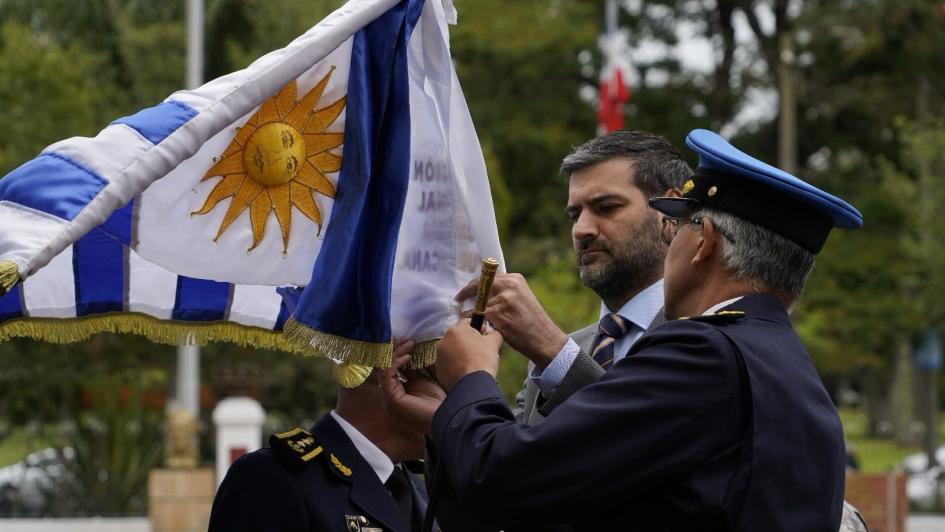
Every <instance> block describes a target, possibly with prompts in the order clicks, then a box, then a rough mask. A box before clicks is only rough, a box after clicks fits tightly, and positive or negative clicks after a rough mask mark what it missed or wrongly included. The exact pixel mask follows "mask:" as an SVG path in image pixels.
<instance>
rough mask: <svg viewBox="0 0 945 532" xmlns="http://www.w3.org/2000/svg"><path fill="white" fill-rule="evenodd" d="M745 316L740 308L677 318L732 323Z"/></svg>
mask: <svg viewBox="0 0 945 532" xmlns="http://www.w3.org/2000/svg"><path fill="white" fill-rule="evenodd" d="M744 317H745V313H744V312H742V311H740V310H723V311H721V312H716V313H715V314H705V315H702V316H688V317H685V318H679V319H681V320H692V321H701V322H703V323H732V322H735V321H738V320H740V319H741V318H744Z"/></svg>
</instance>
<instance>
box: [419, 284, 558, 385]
mask: <svg viewBox="0 0 945 532" xmlns="http://www.w3.org/2000/svg"><path fill="white" fill-rule="evenodd" d="M478 289H479V279H478V278H477V279H473V280H472V281H471V282H470V283H469V284H468V285H466V286H465V287H463V289H462V290H460V291H459V293H457V294H456V298H455V299H456V301H463V300H465V299H467V298H469V297H472V296H474V295H476V291H477V290H478ZM486 319H487V320H489V322H490V323H491V324H492V326H493V327H495V328H496V329H497V330H498V331H499V332H500V333H502V336H503V337H504V338H505V341H506V342H508V343H509V345H510V346H511V347H512V349H515V350H516V351H518V352H519V353H521V354H523V355H525V356H526V357H528V359H529V360H531V361H532V362H534V363H535V365H536V366H538V368H539V369H545V367H546V366H548V364H550V363H551V361H552V360H553V359H554V357H555V355H557V354H558V351H560V350H561V348H562V347H564V344H565V343H567V341H568V336H567V335H566V334H565V333H564V331H562V330H561V329H560V328H558V326H557V325H555V322H553V321H552V320H551V318H550V317H549V316H548V314H547V313H546V312H545V309H544V308H542V306H541V303H539V302H538V298H536V297H535V294H534V293H532V291H531V289H530V288H529V287H528V283H527V282H526V281H525V278H524V277H522V276H521V275H520V274H517V273H497V274H496V275H495V281H494V282H493V283H492V293H491V294H490V296H489V304H488V305H487V307H486ZM438 365H439V364H438Z"/></svg>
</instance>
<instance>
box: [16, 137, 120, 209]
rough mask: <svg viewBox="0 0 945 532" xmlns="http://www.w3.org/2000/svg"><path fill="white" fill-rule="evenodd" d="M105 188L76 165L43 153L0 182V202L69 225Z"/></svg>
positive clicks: (49, 153)
mask: <svg viewBox="0 0 945 532" xmlns="http://www.w3.org/2000/svg"><path fill="white" fill-rule="evenodd" d="M107 184H108V181H106V180H105V179H104V178H103V177H102V176H100V175H98V174H96V173H95V172H93V171H92V170H90V169H88V168H86V167H84V166H82V165H81V164H79V163H77V162H76V161H73V160H72V159H70V158H68V157H65V156H63V155H59V154H58V153H54V152H46V153H41V154H39V156H37V157H36V158H35V159H33V160H31V161H28V162H26V163H25V164H23V165H22V166H20V167H19V168H17V169H16V170H13V171H12V172H10V173H9V174H7V176H6V177H4V178H3V179H0V201H9V202H12V203H17V204H20V205H23V206H25V207H29V208H31V209H35V210H37V211H42V212H45V213H46V214H51V215H53V216H58V217H59V218H62V219H64V220H68V221H72V219H73V218H75V216H76V215H77V214H79V211H81V210H82V209H83V208H84V207H85V206H86V205H88V203H89V202H90V201H92V198H94V197H95V195H96V194H98V193H99V192H100V191H101V190H102V189H103V188H105V185H107Z"/></svg>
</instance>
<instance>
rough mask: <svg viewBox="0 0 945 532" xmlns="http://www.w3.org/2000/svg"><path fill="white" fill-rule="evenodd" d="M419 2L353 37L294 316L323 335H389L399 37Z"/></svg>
mask: <svg viewBox="0 0 945 532" xmlns="http://www.w3.org/2000/svg"><path fill="white" fill-rule="evenodd" d="M422 6H423V0H409V2H401V3H400V4H398V5H397V6H395V7H393V8H391V9H390V10H389V11H387V12H386V13H385V14H384V15H382V16H380V17H379V18H377V19H376V20H375V21H374V22H372V23H370V24H369V25H367V26H366V27H365V28H364V29H362V30H361V31H359V32H358V33H357V34H356V35H355V38H354V44H353V49H352V51H351V68H350V70H349V72H348V94H347V109H346V111H345V113H346V118H345V138H344V146H345V150H344V162H343V163H342V167H341V173H340V174H339V176H338V190H337V193H336V195H335V203H334V205H333V206H332V209H331V219H330V221H329V224H328V228H327V230H326V232H325V239H324V241H323V242H322V247H321V251H320V252H319V254H318V258H317V259H316V261H315V266H314V268H313V271H312V280H311V282H309V284H308V286H307V287H306V288H305V291H304V292H303V293H302V298H301V301H300V303H299V307H298V308H297V309H296V310H295V313H294V314H293V315H294V317H295V319H296V320H297V321H299V322H300V323H302V324H304V325H306V326H308V327H310V328H312V329H315V330H317V331H320V332H323V333H328V334H333V335H336V336H342V337H345V338H350V339H355V340H361V341H366V342H387V341H390V339H391V329H390V293H391V275H392V273H393V269H394V252H395V251H396V249H397V233H398V231H399V229H400V221H401V218H402V216H403V210H404V202H405V198H406V194H407V180H408V174H409V159H410V109H409V93H408V91H409V87H408V83H407V81H408V80H407V41H408V39H409V37H410V30H411V29H412V28H413V26H414V25H415V24H416V22H417V19H418V18H419V16H420V12H421V7H422ZM392 44H394V46H392Z"/></svg>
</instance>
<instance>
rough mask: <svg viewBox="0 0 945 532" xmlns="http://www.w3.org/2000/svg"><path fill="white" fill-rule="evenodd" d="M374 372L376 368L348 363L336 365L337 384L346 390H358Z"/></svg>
mask: <svg viewBox="0 0 945 532" xmlns="http://www.w3.org/2000/svg"><path fill="white" fill-rule="evenodd" d="M372 371H374V368H372V367H370V366H362V365H361V364H349V363H347V362H342V363H341V364H335V369H334V377H335V382H337V383H338V384H340V385H342V386H344V387H345V388H357V387H358V386H361V385H362V384H363V383H364V381H366V380H367V378H368V377H369V376H370V375H371V372H372Z"/></svg>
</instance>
